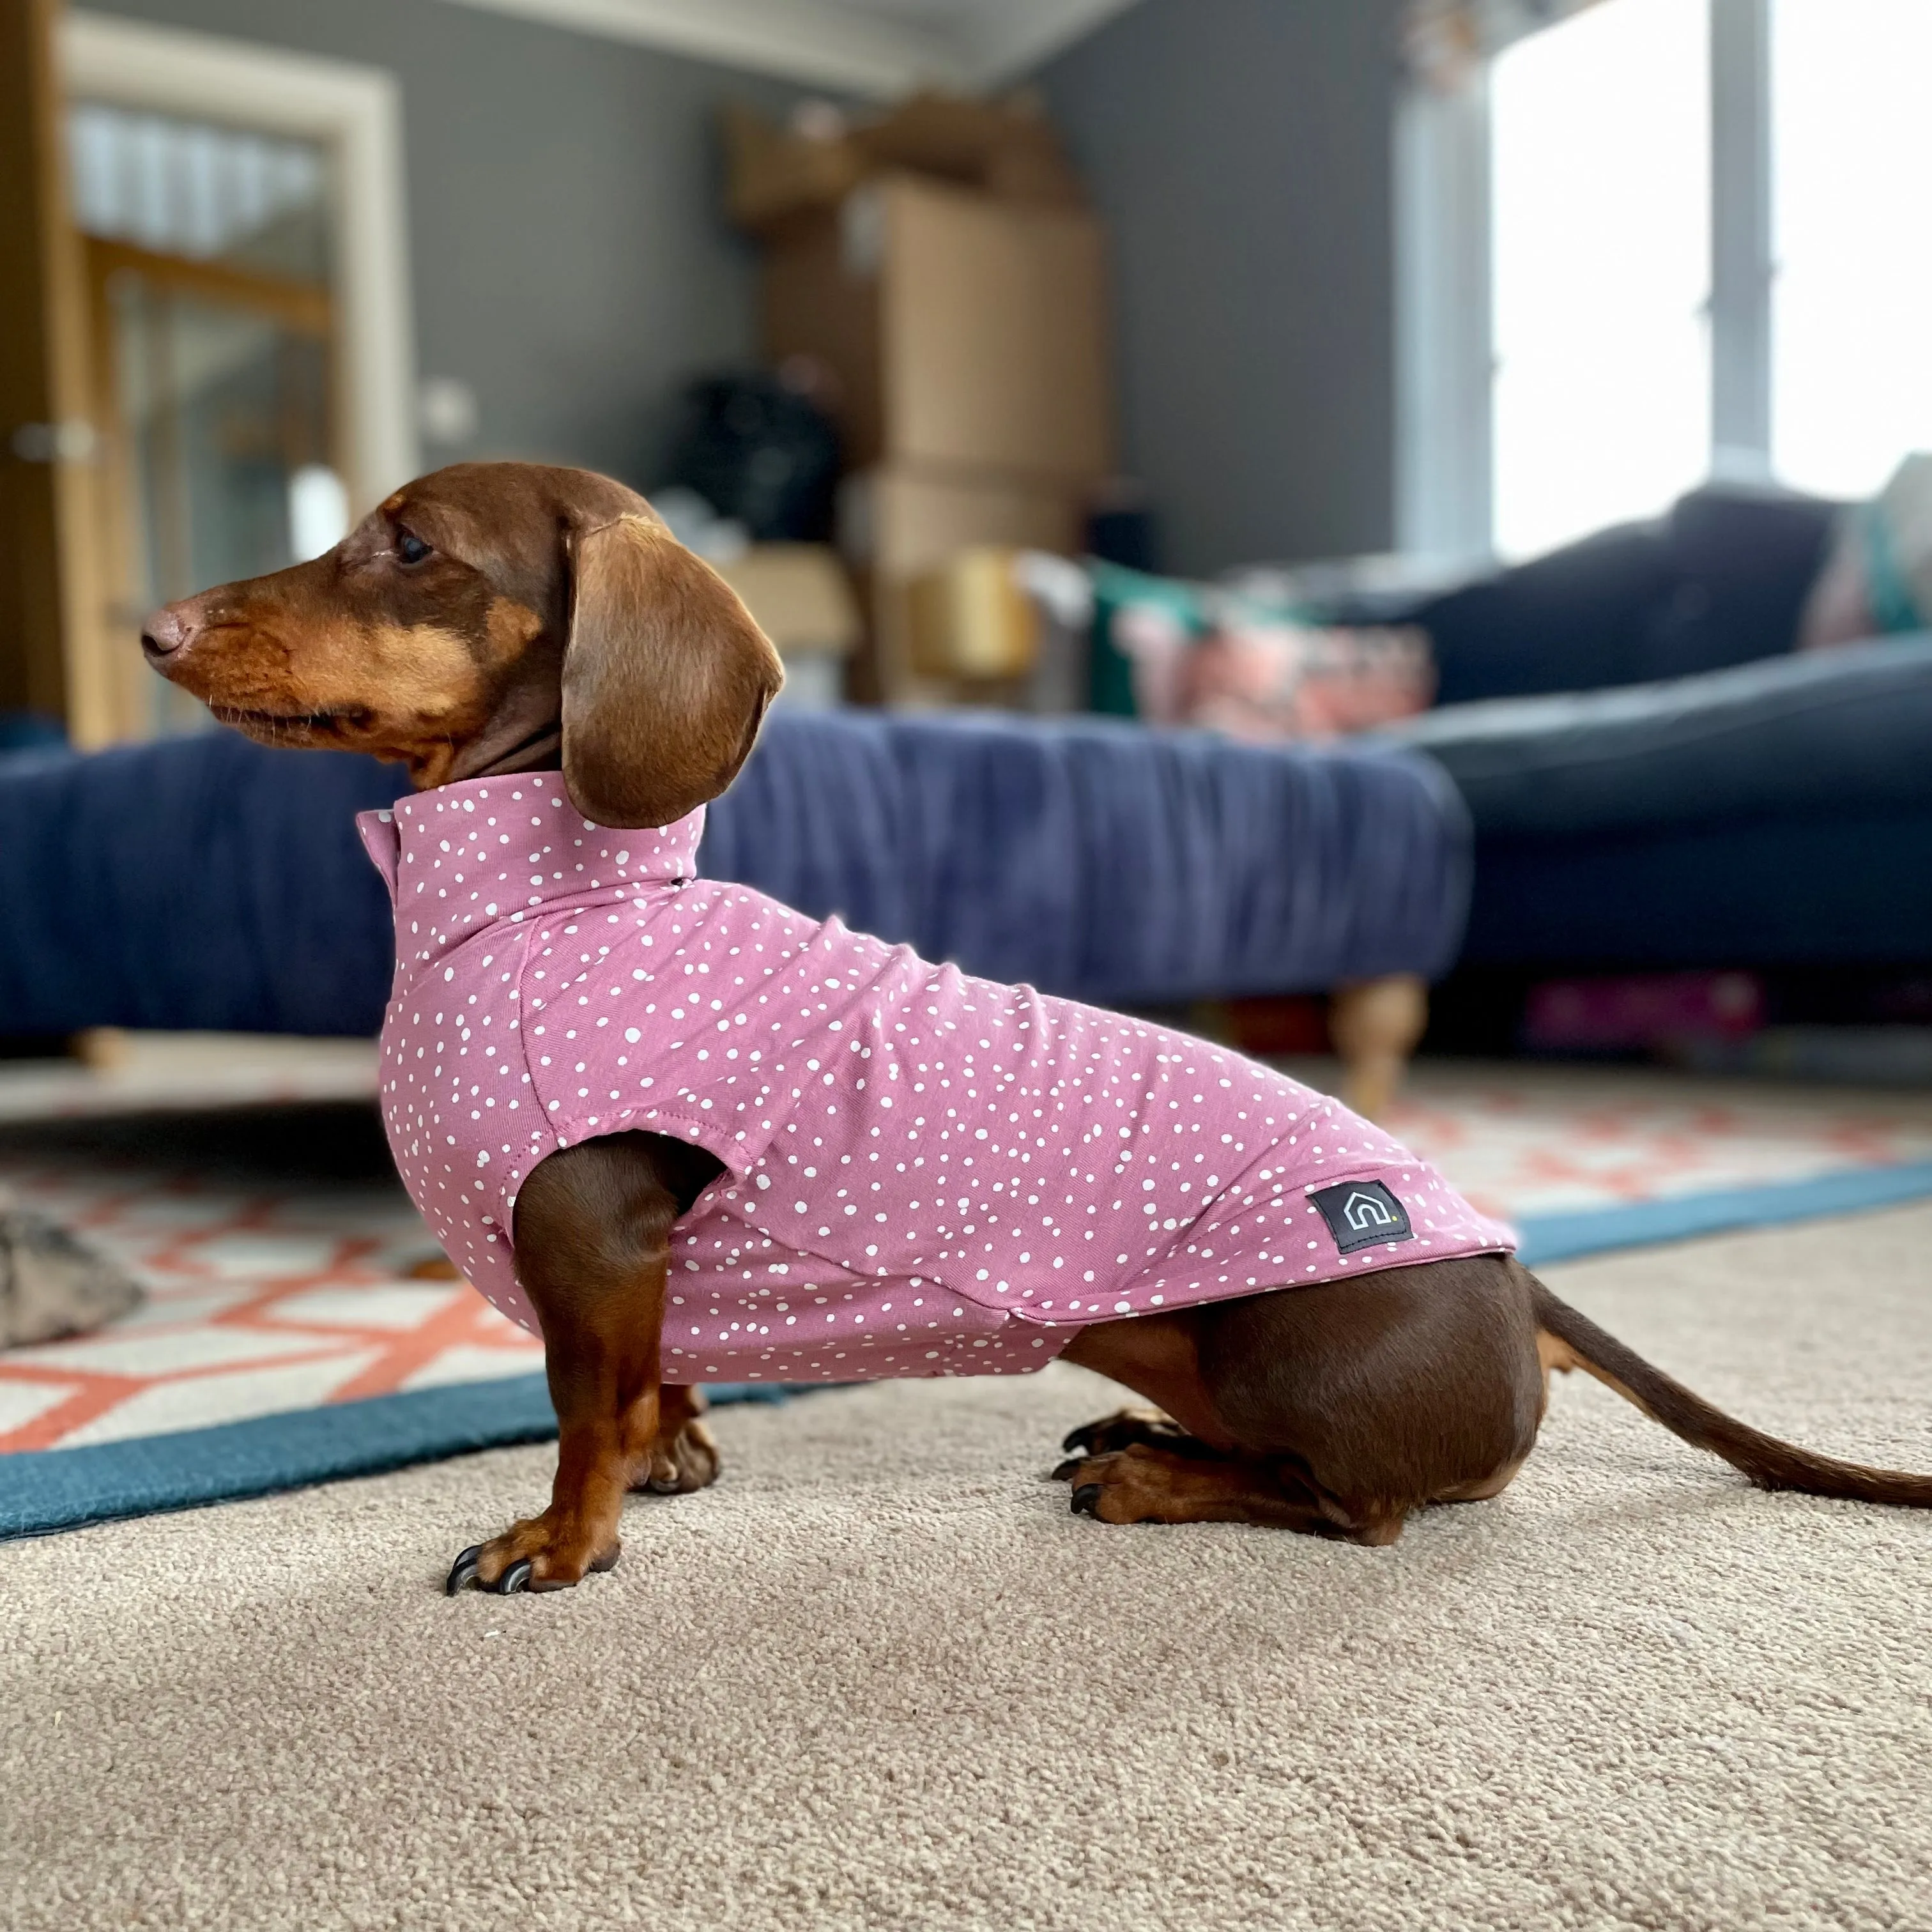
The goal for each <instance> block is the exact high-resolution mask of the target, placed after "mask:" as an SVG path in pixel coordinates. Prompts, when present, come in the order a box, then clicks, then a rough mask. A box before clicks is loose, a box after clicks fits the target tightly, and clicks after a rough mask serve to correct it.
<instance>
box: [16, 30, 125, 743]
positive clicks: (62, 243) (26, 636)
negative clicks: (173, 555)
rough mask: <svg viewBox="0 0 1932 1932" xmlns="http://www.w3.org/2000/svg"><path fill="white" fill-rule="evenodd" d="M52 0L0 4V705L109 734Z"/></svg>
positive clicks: (90, 427) (78, 288)
mask: <svg viewBox="0 0 1932 1932" xmlns="http://www.w3.org/2000/svg"><path fill="white" fill-rule="evenodd" d="M57 17H58V0H0V280H4V281H5V286H6V290H7V299H6V301H5V302H4V303H0V710H8V709H22V710H26V711H31V712H38V713H40V714H41V715H43V716H45V717H46V718H52V719H60V720H65V721H66V723H67V724H68V729H69V730H70V731H71V732H72V733H74V735H75V736H76V737H77V739H78V740H79V741H80V742H99V741H100V740H101V738H102V737H104V736H107V735H111V732H110V730H109V728H108V724H107V720H108V718H109V715H110V712H111V710H112V706H111V703H109V702H108V701H107V697H106V694H104V691H102V690H101V689H100V688H98V687H99V685H100V682H101V679H102V678H103V677H104V676H105V675H106V674H107V671H108V670H109V668H110V653H109V652H108V650H107V645H106V640H105V637H104V625H105V620H106V596H107V580H106V567H105V562H104V556H103V554H102V546H101V542H100V541H99V530H100V519H99V517H98V505H97V502H96V498H97V496H98V489H99V482H98V470H97V466H96V464H95V460H94V458H95V453H96V449H97V446H98V435H97V433H96V430H95V425H94V423H93V422H92V416H91V410H92V404H93V399H94V376H93V371H92V368H90V366H89V348H90V342H89V324H88V319H87V298H86V283H85V278H84V272H83V269H82V266H81V260H80V237H79V236H77V234H76V233H74V227H73V225H72V223H71V221H70V220H68V204H67V195H66V183H65V142H64V140H63V138H62V98H61V93H60V88H59V85H58V80H57V79H56V76H55V52H54V39H55V26H56V23H57Z"/></svg>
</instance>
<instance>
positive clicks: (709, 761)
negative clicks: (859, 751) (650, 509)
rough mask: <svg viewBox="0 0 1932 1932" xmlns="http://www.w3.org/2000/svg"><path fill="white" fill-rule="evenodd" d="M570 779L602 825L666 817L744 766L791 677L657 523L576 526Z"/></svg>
mask: <svg viewBox="0 0 1932 1932" xmlns="http://www.w3.org/2000/svg"><path fill="white" fill-rule="evenodd" d="M568 541H569V545H570V550H571V579H572V582H571V613H570V635H569V640H568V643H567V645H566V646H565V650H564V655H563V781H564V784H565V787H567V788H568V791H569V793H570V796H571V802H573V803H574V805H576V806H577V809H578V810H579V811H581V812H582V813H583V815H584V817H586V818H587V819H589V820H591V821H592V823H595V824H598V825H610V826H627V827H628V826H647V825H668V824H670V823H671V822H672V820H674V819H679V818H682V817H683V816H684V815H685V813H686V812H688V811H692V810H694V808H696V807H697V806H698V805H703V804H704V803H705V802H706V801H707V800H708V799H714V798H715V797H716V796H718V793H720V792H721V791H722V790H724V787H726V786H727V785H728V784H730V782H731V781H732V779H733V778H735V777H736V776H737V775H738V767H739V766H740V765H742V763H744V762H745V757H746V756H747V754H748V753H749V752H750V751H751V742H752V740H753V739H754V738H756V737H757V734H758V724H759V721H760V719H761V718H763V716H764V715H765V706H766V705H767V704H769V703H770V702H771V700H772V697H773V696H774V695H775V694H776V692H777V691H778V686H779V685H781V683H782V682H784V671H783V670H782V669H781V667H780V665H779V663H778V652H776V651H775V650H774V649H772V646H771V645H770V643H769V642H768V641H767V640H766V637H765V634H764V633H763V631H760V629H759V628H758V627H757V625H756V624H755V623H754V622H752V621H751V613H750V612H749V611H748V610H746V609H745V607H744V605H743V604H742V603H740V602H739V600H738V595H737V593H736V592H735V591H734V590H733V589H732V588H731V586H730V585H729V584H728V583H726V582H725V581H724V579H723V578H722V577H720V576H719V575H718V573H717V572H716V571H715V570H713V569H712V568H711V567H710V565H709V564H707V563H705V562H703V561H702V559H700V558H697V557H695V556H692V554H691V552H690V551H689V550H686V549H685V547H684V546H683V544H681V543H679V541H677V539H676V538H675V537H673V536H672V535H670V532H668V531H667V530H666V529H664V527H663V526H661V524H658V523H654V522H652V521H651V520H649V518H647V517H640V516H629V515H626V516H619V517H616V518H615V519H614V520H612V521H611V522H609V523H601V524H598V525H597V526H595V527H594V528H592V529H585V530H581V531H579V532H577V533H576V534H575V535H574V536H573V537H571V538H570V539H568Z"/></svg>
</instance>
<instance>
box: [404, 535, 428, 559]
mask: <svg viewBox="0 0 1932 1932" xmlns="http://www.w3.org/2000/svg"><path fill="white" fill-rule="evenodd" d="M396 554H397V555H398V556H399V557H401V559H402V560H403V561H404V562H405V563H420V562H422V560H423V559H424V558H425V557H426V556H428V554H429V545H428V544H426V543H425V542H424V541H423V540H422V538H421V537H419V536H418V535H416V532H415V531H414V530H405V529H398V531H397V532H396Z"/></svg>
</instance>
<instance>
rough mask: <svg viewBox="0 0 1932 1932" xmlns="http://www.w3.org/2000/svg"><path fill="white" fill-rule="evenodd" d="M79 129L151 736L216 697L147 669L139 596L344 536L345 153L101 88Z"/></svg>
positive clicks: (124, 544) (121, 523) (77, 145)
mask: <svg viewBox="0 0 1932 1932" xmlns="http://www.w3.org/2000/svg"><path fill="white" fill-rule="evenodd" d="M69 139H70V147H71V160H72V163H73V168H72V172H73V178H74V200H75V204H76V214H77V218H78V220H79V221H80V226H82V228H83V231H84V232H85V233H86V235H87V236H88V238H89V239H88V245H87V246H88V255H89V263H90V266H91V270H92V273H91V276H90V281H91V284H92V289H93V293H94V304H95V339H96V341H97V344H98V346H99V349H100V351H101V353H100V356H99V362H100V365H101V380H102V381H103V383H104V386H105V389H106V392H107V393H106V394H105V395H104V396H103V398H102V399H101V400H102V410H101V417H102V420H104V422H107V424H109V425H111V429H110V443H111V446H112V447H111V451H110V455H111V456H112V458H113V463H114V466H115V472H116V476H115V481H116V483H117V484H118V490H117V491H116V495H117V497H118V505H117V512H118V513H117V515H116V517H115V521H116V523H117V526H118V527H117V529H116V530H115V537H116V538H117V541H116V543H115V548H116V550H118V553H119V562H120V568H119V572H118V574H119V578H120V581H121V583H122V585H123V586H124V603H123V604H122V606H121V609H120V610H119V611H118V616H119V617H120V618H121V628H122V629H123V630H124V632H125V633H126V634H127V652H126V653H125V654H124V661H125V662H126V663H127V664H128V666H129V667H130V670H129V676H130V683H129V685H127V691H128V694H129V697H128V705H127V711H128V719H127V721H128V723H129V724H130V727H131V728H132V729H133V731H134V733H135V734H136V735H137V736H146V735H149V734H151V733H154V732H157V731H169V730H183V729H192V728H194V727H196V726H197V725H199V724H205V722H206V714H205V712H203V711H202V708H201V706H199V704H197V703H195V702H194V701H193V700H192V699H190V698H188V697H185V696H184V694H182V693H181V692H179V691H176V690H175V688H173V687H172V685H168V684H166V683H164V682H163V681H162V680H161V679H158V678H155V677H153V676H151V675H149V674H148V673H146V671H145V668H144V667H139V656H138V652H136V651H135V650H134V648H133V631H134V628H135V626H136V624H137V622H138V620H139V615H140V614H141V613H142V612H144V611H145V610H148V609H150V608H151V607H153V606H154V604H159V603H165V602H166V601H169V600H171V599H172V598H177V597H184V596H187V595H190V593H191V592H194V591H196V590H199V589H205V588H206V587H207V586H209V585H211V584H214V583H226V582H229V581H230V580H233V579H235V578H237V577H254V576H258V575H260V574H263V572H265V571H272V570H279V569H281V568H284V567H285V566H286V565H288V564H290V563H292V562H296V561H297V560H299V559H300V558H302V557H304V556H313V555H315V554H316V553H318V552H319V551H320V550H326V549H327V548H328V547H329V545H330V544H332V543H333V542H334V541H335V540H336V538H338V536H340V535H341V532H342V527H343V525H344V521H345V520H346V511H347V496H346V493H345V491H344V488H343V486H342V484H341V481H340V480H339V469H340V466H339V464H338V462H337V461H336V459H335V446H336V432H335V398H334V387H335V386H334V382H333V380H332V362H333V338H334V327H333V313H332V302H331V297H330V290H329V280H328V266H329V226H328V203H327V198H326V187H327V166H326V155H325V154H323V151H322V150H321V149H320V148H317V147H314V146H312V145H309V144H307V143H304V142H293V141H288V140H283V139H269V138H268V137H266V136H258V135H254V134H250V133H245V132H242V131H240V130H235V129H231V128H224V127H212V126H203V125H200V124H195V123H192V122H188V121H178V120H174V119H171V118H167V117H165V116H161V115H148V114H136V113H128V112H125V111H124V110H118V109H115V108H109V107H100V106H98V105H95V104H80V105H78V106H77V107H74V109H73V110H71V118H70V121H69ZM137 673H138V674H137Z"/></svg>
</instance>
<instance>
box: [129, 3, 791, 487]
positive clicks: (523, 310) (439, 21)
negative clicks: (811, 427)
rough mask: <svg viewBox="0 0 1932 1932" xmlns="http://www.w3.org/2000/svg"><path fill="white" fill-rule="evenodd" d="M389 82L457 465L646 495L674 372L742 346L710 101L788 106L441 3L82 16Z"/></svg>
mask: <svg viewBox="0 0 1932 1932" xmlns="http://www.w3.org/2000/svg"><path fill="white" fill-rule="evenodd" d="M97 4H99V5H101V7H102V10H104V11H111V12H113V13H121V14H124V15H128V16H132V17H138V18H140V19H142V20H154V21H160V22H163V23H167V24H169V25H172V26H181V27H189V28H196V29H199V31H202V32H206V33H215V34H227V35H230V36H232V37H235V38H237V39H242V40H254V41H257V42H260V43H266V44H269V45H272V46H280V47H287V48H295V49H302V50H305V51H307V52H314V53H320V54H327V55H332V56H334V57H335V58H338V59H343V60H353V61H359V62H364V63H365V64H366V65H371V66H376V67H383V68H389V69H391V70H392V71H394V72H395V74H397V75H398V77H400V79H401V84H402V90H403V102H404V144H405V149H406V153H407V168H408V183H409V226H410V244H411V253H412V257H413V281H414V293H415V302H416V344H417V366H418V368H419V369H420V370H421V371H422V373H423V374H425V375H435V376H455V377H460V378H462V379H463V380H464V381H466V382H467V383H470V384H471V385H472V386H473V387H474V388H475V391H476V392H477V395H478V398H479V400H480V401H481V418H482V422H481V432H480V434H479V435H478V438H477V440H476V443H475V446H473V448H471V449H455V450H452V449H434V448H428V447H426V449H425V460H426V461H428V460H450V459H451V458H453V457H455V456H459V455H472V454H475V455H504V456H524V457H535V458H551V459H554V460H562V461H566V462H571V463H585V464H588V465H589V466H592V467H593V468H596V469H604V470H607V471H610V472H613V473H614V474H616V475H619V476H622V477H623V478H625V479H626V480H627V481H631V482H634V483H640V484H646V485H647V484H649V483H650V482H652V481H654V480H655V478H654V475H653V472H654V470H655V466H656V463H657V462H658V453H659V452H660V450H661V447H662V440H663V436H664V429H665V426H666V424H667V421H668V419H669V412H670V404H671V402H672V401H673V398H674V397H675V395H676V391H677V389H678V387H679V385H680V383H682V381H683V380H685V378H686V377H688V376H690V375H691V374H694V373H697V372H699V371H705V370H708V369H711V368H716V367H718V366H720V365H729V364H731V363H733V362H740V361H742V360H744V359H746V358H748V357H749V356H751V355H753V354H754V353H755V349H756V341H755V335H756V323H755V309H754V265H755V257H754V253H753V251H752V249H751V245H749V244H748V242H744V241H742V240H741V239H739V238H738V237H737V236H736V235H734V234H733V233H732V232H731V230H730V229H729V228H727V226H726V225H725V223H724V220H723V217H722V216H721V214H720V212H719V203H720V196H721V172H720V170H721V163H720V161H719V159H718V143H717V139H716V135H715V128H714V124H713V122H714V116H715V110H716V108H717V107H718V103H719V102H721V101H723V100H724V99H726V98H731V97H737V98H744V99H748V100H751V101H759V102H762V103H763V104H766V106H767V107H779V108H781V107H784V106H785V105H787V104H789V103H790V101H792V100H793V98H796V94H797V93H798V92H799V91H800V90H795V89H789V88H787V87H786V86H784V85H783V84H782V83H775V82H773V81H771V80H766V79H764V78H761V77H757V76H754V75H749V74H737V73H734V72H732V71H729V70H727V69H725V68H718V67H713V66H710V65H706V64H704V63H703V62H697V61H691V60H686V59H682V58H679V57H677V56H676V55H670V54H664V53H659V52H656V51H655V50H654V49H648V48H643V47H633V46H625V45H621V44H619V43H615V42H613V41H610V40H595V39H592V38H589V37H586V36H584V35H581V34H572V33H566V32H562V31H557V30H556V29H554V28H545V27H541V26H535V25H532V24H531V23H529V22H526V21H523V20H514V19H511V18H508V17H505V16H502V15H499V14H496V13H486V12H483V11H481V10H477V9H475V8H472V7H458V6H451V5H447V4H444V0H97Z"/></svg>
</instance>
